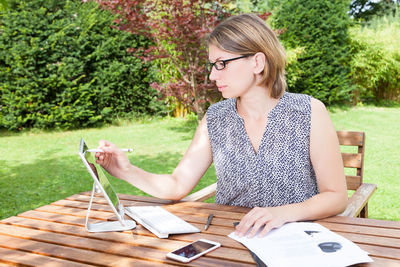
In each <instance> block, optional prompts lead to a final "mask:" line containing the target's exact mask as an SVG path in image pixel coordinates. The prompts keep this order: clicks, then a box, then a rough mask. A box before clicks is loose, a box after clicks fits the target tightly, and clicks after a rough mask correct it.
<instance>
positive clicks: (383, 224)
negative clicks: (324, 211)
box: [319, 216, 400, 229]
mask: <svg viewBox="0 0 400 267" xmlns="http://www.w3.org/2000/svg"><path fill="white" fill-rule="evenodd" d="M319 221H320V222H332V223H339V224H343V223H345V224H352V225H363V226H373V227H380V228H391V229H400V221H385V220H375V219H368V218H353V217H345V216H334V217H329V218H325V219H322V220H319Z"/></svg>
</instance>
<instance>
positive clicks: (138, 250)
mask: <svg viewBox="0 0 400 267" xmlns="http://www.w3.org/2000/svg"><path fill="white" fill-rule="evenodd" d="M89 198H90V195H89V193H82V194H78V195H73V196H71V197H68V198H66V199H64V200H60V201H56V202H54V203H52V204H50V205H46V206H43V207H40V208H37V209H35V210H31V211H27V212H24V213H21V214H19V215H18V216H15V217H10V218H7V219H4V220H2V221H0V266H8V265H35V266H85V265H97V266H101V265H114V266H157V265H163V266H164V265H165V266H168V265H173V266H176V265H186V266H250V265H252V266H254V265H255V264H254V260H253V258H252V257H251V255H250V253H249V252H248V250H247V249H246V248H245V247H244V246H243V245H242V244H240V243H238V242H236V241H234V240H233V239H231V238H229V237H227V235H228V234H229V233H231V232H232V231H233V225H232V223H233V222H235V221H239V220H240V218H241V217H242V216H243V215H244V214H245V213H246V212H247V211H248V209H246V208H242V207H233V206H222V205H216V204H209V203H202V202H178V203H173V202H169V201H165V200H160V199H156V198H149V197H139V196H129V195H120V199H121V201H122V202H123V204H124V205H125V206H131V205H132V206H133V205H165V206H164V207H165V208H166V209H167V210H169V211H171V212H172V213H174V214H175V215H178V216H179V217H181V218H183V219H184V220H186V221H188V222H190V223H192V224H193V225H195V226H197V227H198V228H200V229H202V232H201V233H196V234H183V235H172V236H170V238H168V239H159V238H157V237H155V236H154V235H153V234H152V233H150V232H149V231H147V230H146V229H144V228H143V227H142V226H140V225H138V226H137V228H136V229H134V230H132V231H125V232H109V233H88V232H87V231H86V230H85V227H84V223H85V215H86V209H87V206H88V201H89ZM93 209H94V210H92V211H91V213H90V214H91V220H92V222H96V221H101V220H105V219H112V217H113V213H111V211H110V209H109V207H108V206H107V205H106V202H105V200H104V199H103V198H102V197H100V196H98V197H96V198H95V200H94V206H93ZM209 213H213V214H214V219H213V221H212V224H211V226H210V227H209V228H208V230H207V231H204V230H203V229H204V224H205V222H206V220H207V216H208V214H209ZM317 222H318V223H320V224H322V225H323V226H325V227H327V228H329V229H331V230H332V231H334V232H336V233H338V234H340V235H342V236H344V237H346V238H348V239H350V240H352V241H353V242H355V243H357V244H358V245H359V246H360V247H361V248H362V249H364V250H366V251H368V252H369V253H370V254H371V257H372V258H373V259H374V261H375V262H374V263H371V264H360V265H358V266H389V267H392V266H400V222H393V221H379V220H372V219H358V218H357V219H355V218H347V217H332V218H328V219H324V220H320V221H317ZM199 238H206V239H210V240H215V241H218V242H220V243H221V244H222V247H221V248H218V249H217V250H215V251H213V252H211V253H208V254H207V255H206V256H202V257H200V258H199V259H197V260H194V261H192V262H191V263H189V264H181V263H179V262H175V261H172V260H169V259H167V258H166V257H165V255H166V253H167V252H169V251H171V250H174V249H176V248H178V247H181V246H183V245H185V244H187V243H189V242H192V241H195V240H197V239H199Z"/></svg>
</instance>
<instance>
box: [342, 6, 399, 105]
mask: <svg viewBox="0 0 400 267" xmlns="http://www.w3.org/2000/svg"><path fill="white" fill-rule="evenodd" d="M350 35H351V39H352V43H351V44H352V51H353V54H354V56H353V59H352V61H351V70H352V78H353V82H354V83H355V84H357V89H356V93H355V97H354V102H359V101H369V100H373V101H379V100H394V101H399V100H400V41H399V40H400V13H399V14H397V15H395V16H385V17H381V18H375V19H374V20H372V21H371V23H370V24H368V25H366V26H365V27H354V28H352V29H351V30H350Z"/></svg>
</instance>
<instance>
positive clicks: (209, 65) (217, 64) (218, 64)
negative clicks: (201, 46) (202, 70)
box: [206, 55, 250, 72]
mask: <svg viewBox="0 0 400 267" xmlns="http://www.w3.org/2000/svg"><path fill="white" fill-rule="evenodd" d="M248 56H250V55H244V56H240V57H234V58H229V59H225V60H217V61H215V62H214V63H211V62H207V63H206V68H207V71H209V72H211V70H212V68H213V67H215V69H216V70H223V69H225V67H226V63H227V62H229V61H233V60H236V59H241V58H245V57H248Z"/></svg>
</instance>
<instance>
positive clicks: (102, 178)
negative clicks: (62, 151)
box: [80, 140, 119, 210]
mask: <svg viewBox="0 0 400 267" xmlns="http://www.w3.org/2000/svg"><path fill="white" fill-rule="evenodd" d="M82 142H83V144H81V151H80V152H81V153H82V154H85V159H86V162H87V163H88V165H89V166H90V168H91V169H92V171H93V173H94V174H95V176H96V178H97V179H98V180H99V182H100V184H101V186H102V187H103V189H104V191H105V192H106V194H107V195H108V197H109V199H110V200H111V203H112V204H113V206H114V207H115V208H116V209H117V210H118V203H119V200H118V196H117V194H116V193H115V191H114V189H113V187H112V186H111V183H110V181H109V180H108V178H107V176H106V175H105V174H104V172H103V170H102V169H101V166H100V165H99V164H97V163H96V160H95V158H94V155H93V154H92V153H90V152H86V151H87V150H88V147H87V146H86V143H85V142H84V141H83V140H82Z"/></svg>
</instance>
